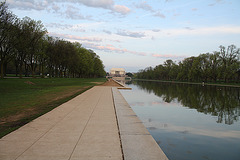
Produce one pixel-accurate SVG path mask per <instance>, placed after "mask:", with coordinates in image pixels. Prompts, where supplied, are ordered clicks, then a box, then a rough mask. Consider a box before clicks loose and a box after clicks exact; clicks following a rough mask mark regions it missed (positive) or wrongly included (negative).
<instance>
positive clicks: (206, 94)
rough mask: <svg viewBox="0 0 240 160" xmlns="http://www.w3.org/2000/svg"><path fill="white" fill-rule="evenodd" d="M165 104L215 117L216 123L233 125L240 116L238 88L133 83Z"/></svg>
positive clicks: (146, 82)
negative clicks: (176, 104) (175, 102)
mask: <svg viewBox="0 0 240 160" xmlns="http://www.w3.org/2000/svg"><path fill="white" fill-rule="evenodd" d="M133 83H134V84H135V85H138V86H139V87H140V88H141V89H143V90H145V91H147V92H149V93H152V92H153V93H154V94H155V95H157V96H159V97H161V98H162V99H163V100H164V101H165V102H167V103H170V102H173V101H177V102H178V103H181V104H182V105H183V106H185V107H189V108H193V109H196V110H197V111H198V112H202V113H205V114H211V115H213V116H217V117H218V120H217V123H223V122H225V124H229V125H231V124H233V123H234V122H236V121H238V120H239V116H240V88H233V87H222V86H201V85H195V84H181V83H166V82H149V81H133Z"/></svg>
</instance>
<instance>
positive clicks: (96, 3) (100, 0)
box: [70, 0, 114, 9]
mask: <svg viewBox="0 0 240 160" xmlns="http://www.w3.org/2000/svg"><path fill="white" fill-rule="evenodd" d="M70 1H71V2H77V3H81V4H84V5H85V6H88V7H94V8H104V9H109V8H112V6H113V5H114V1H113V0H77V1H75V0H70Z"/></svg>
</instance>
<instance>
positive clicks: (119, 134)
mask: <svg viewBox="0 0 240 160" xmlns="http://www.w3.org/2000/svg"><path fill="white" fill-rule="evenodd" d="M111 91H112V100H113V106H114V111H115V116H116V122H117V126H118V136H119V140H120V147H121V152H122V159H123V160H124V154H123V146H122V139H121V133H120V128H119V123H118V116H117V111H116V106H115V101H114V96H113V87H112V89H111Z"/></svg>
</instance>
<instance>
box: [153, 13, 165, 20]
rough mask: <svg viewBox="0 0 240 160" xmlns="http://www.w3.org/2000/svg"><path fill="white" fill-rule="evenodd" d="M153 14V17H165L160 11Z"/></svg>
mask: <svg viewBox="0 0 240 160" xmlns="http://www.w3.org/2000/svg"><path fill="white" fill-rule="evenodd" d="M153 16H155V17H160V18H166V17H165V15H164V14H162V13H161V12H159V11H158V12H156V13H154V14H153Z"/></svg>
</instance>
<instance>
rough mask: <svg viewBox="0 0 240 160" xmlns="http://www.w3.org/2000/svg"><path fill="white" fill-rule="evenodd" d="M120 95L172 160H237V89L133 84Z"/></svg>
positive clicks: (239, 151) (239, 98)
mask: <svg viewBox="0 0 240 160" xmlns="http://www.w3.org/2000/svg"><path fill="white" fill-rule="evenodd" d="M128 86H129V87H131V88H132V90H120V91H121V93H122V95H123V96H124V97H125V99H126V100H127V102H128V103H129V105H130V106H131V107H132V109H133V110H134V111H135V113H136V114H137V116H138V117H139V118H140V119H141V120H142V122H143V124H144V125H145V127H146V128H147V129H148V131H149V132H150V133H151V135H152V136H153V138H154V139H155V140H156V142H157V143H158V144H159V146H160V147H161V148H162V150H163V151H164V152H165V154H166V155H167V157H168V158H169V159H170V160H208V159H209V160H228V159H229V160H239V159H240V121H239V117H240V88H232V87H221V86H201V85H193V84H192V85H191V84H174V83H164V82H147V81H133V82H132V83H130V84H128Z"/></svg>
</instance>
